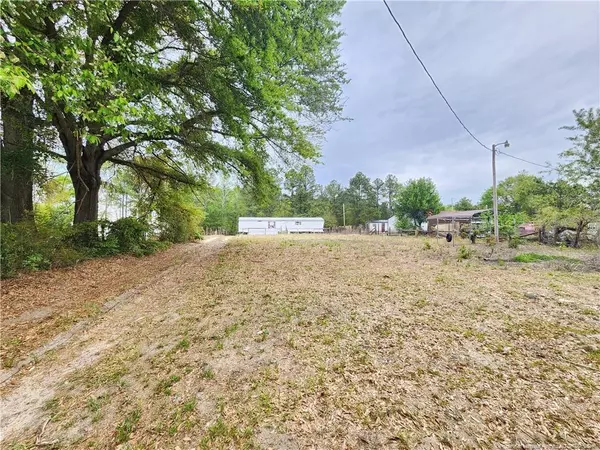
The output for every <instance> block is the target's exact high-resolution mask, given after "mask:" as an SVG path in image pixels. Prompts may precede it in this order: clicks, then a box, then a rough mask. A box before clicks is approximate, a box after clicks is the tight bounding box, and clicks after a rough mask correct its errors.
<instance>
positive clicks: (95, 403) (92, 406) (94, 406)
mask: <svg viewBox="0 0 600 450" xmlns="http://www.w3.org/2000/svg"><path fill="white" fill-rule="evenodd" d="M86 406H87V408H88V409H89V410H90V411H91V412H93V413H95V412H98V411H100V407H101V406H102V403H101V402H100V397H99V398H93V397H92V398H89V399H88V401H87V405H86Z"/></svg>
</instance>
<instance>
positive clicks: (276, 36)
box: [0, 0, 346, 222]
mask: <svg viewBox="0 0 600 450" xmlns="http://www.w3.org/2000/svg"><path fill="white" fill-rule="evenodd" d="M342 5H343V3H341V2H311V1H303V0H299V1H289V2H246V1H232V2H212V1H209V2H204V1H178V2H172V1H153V2H141V1H137V0H129V1H86V0H79V1H72V2H58V1H57V2H53V1H48V2H17V1H7V2H4V4H3V21H2V28H3V31H4V32H5V34H6V36H7V39H6V40H4V42H3V43H2V46H3V52H4V53H5V55H6V56H7V61H8V62H7V63H6V65H4V66H3V70H2V73H1V75H2V77H0V79H1V80H2V88H3V90H4V91H5V92H7V93H8V94H9V95H12V96H18V95H20V94H19V92H20V91H19V89H18V88H23V87H25V88H29V89H30V90H31V91H32V92H33V94H34V98H35V107H36V109H39V110H40V111H42V113H41V114H40V117H41V118H42V119H44V120H45V119H46V118H49V121H48V123H46V125H49V126H51V127H52V129H54V130H55V132H56V135H57V136H58V138H59V139H60V143H61V147H62V149H61V151H53V152H52V155H53V156H55V157H59V158H62V159H64V160H65V161H66V163H67V168H68V171H69V174H70V177H71V179H72V182H73V185H74V188H75V197H76V198H75V201H76V207H75V221H76V222H81V221H88V220H94V219H96V217H97V213H98V191H99V188H100V183H101V179H100V169H101V167H102V166H103V165H104V164H106V163H112V164H118V165H123V166H127V167H129V168H131V169H133V170H135V171H138V172H140V173H144V174H150V175H153V176H158V177H163V178H169V179H172V180H176V181H178V182H181V183H188V184H194V183H195V182H197V177H198V174H203V173H208V172H210V171H213V170H221V171H225V172H231V171H233V172H235V173H236V174H237V175H238V176H239V177H240V178H241V179H242V180H244V181H248V182H251V183H253V184H254V185H255V186H258V187H261V186H264V185H265V184H267V183H269V182H271V181H272V178H271V176H270V172H269V171H268V170H266V168H267V166H268V164H269V161H271V160H272V158H273V157H279V158H281V159H283V160H284V161H288V160H289V159H290V157H293V156H294V157H295V156H299V157H301V158H303V159H309V160H310V159H315V158H316V157H317V156H318V154H319V153H318V148H317V146H316V145H315V142H316V141H315V138H316V137H318V136H320V134H321V133H322V131H323V125H325V124H328V123H330V122H332V121H335V120H338V119H340V117H341V103H340V94H341V85H343V84H344V83H345V82H346V78H345V74H344V69H343V66H342V64H341V63H340V61H339V55H338V45H339V39H340V36H341V32H340V31H339V29H338V23H337V22H336V20H335V17H336V16H337V14H338V13H339V11H340V9H341V7H342ZM187 164H193V165H194V166H196V167H199V168H200V171H198V170H196V171H194V172H193V173H192V171H191V170H189V169H190V167H189V166H187Z"/></svg>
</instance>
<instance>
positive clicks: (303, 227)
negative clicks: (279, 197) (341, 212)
mask: <svg viewBox="0 0 600 450" xmlns="http://www.w3.org/2000/svg"><path fill="white" fill-rule="evenodd" d="M324 225H325V220H324V219H323V218H322V217H240V218H239V219H238V233H241V234H252V235H269V234H278V233H322V232H323V226H324Z"/></svg>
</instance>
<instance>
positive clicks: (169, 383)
mask: <svg viewBox="0 0 600 450" xmlns="http://www.w3.org/2000/svg"><path fill="white" fill-rule="evenodd" d="M179 380H181V377H180V376H179V375H171V376H170V377H169V378H167V379H166V380H161V381H160V382H159V383H158V385H157V386H156V390H155V391H156V393H157V394H160V393H163V394H165V395H171V393H172V391H171V388H172V387H173V385H174V384H175V383H177V382H178V381H179Z"/></svg>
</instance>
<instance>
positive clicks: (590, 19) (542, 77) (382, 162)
mask: <svg viewBox="0 0 600 450" xmlns="http://www.w3.org/2000/svg"><path fill="white" fill-rule="evenodd" d="M391 8H392V10H393V11H394V14H395V15H396V17H397V18H398V20H399V21H400V23H401V24H402V26H403V27H404V29H405V31H406V33H407V34H408V37H409V38H410V39H411V41H412V43H413V45H414V46H415V48H416V50H417V52H418V53H419V55H420V56H421V58H422V59H423V61H424V62H425V64H426V65H427V67H428V69H429V70H430V72H431V73H432V75H433V77H434V78H435V79H436V82H437V83H438V85H439V86H440V88H441V89H442V91H443V92H444V94H445V95H446V97H447V98H448V100H449V101H450V103H451V104H452V106H453V107H454V109H455V110H456V111H457V113H458V114H459V116H460V117H461V119H462V120H463V121H464V122H465V123H466V124H467V126H468V127H469V128H470V129H471V131H472V132H473V133H474V134H475V135H476V136H477V137H478V138H479V139H480V140H482V141H483V142H485V143H486V144H488V145H491V144H492V143H494V142H499V141H503V140H505V139H508V140H510V141H511V147H510V149H508V150H507V151H509V152H510V153H512V154H514V155H515V156H519V157H521V158H525V159H530V160H533V161H536V162H540V163H543V162H546V161H549V162H551V163H554V162H556V161H557V159H558V153H560V152H561V151H562V150H564V149H565V148H566V146H567V142H566V141H565V139H564V138H565V137H566V136H567V132H565V131H564V130H562V131H561V130H559V128H560V127H561V126H563V125H567V124H570V123H572V121H573V119H572V117H573V116H572V112H571V111H572V110H573V109H577V108H582V107H592V106H594V107H595V106H599V105H600V38H599V33H600V25H599V21H600V6H599V3H598V2H572V1H565V2H506V3H496V2H494V3H491V2H391ZM341 22H342V27H343V28H344V30H345V32H346V36H345V37H344V39H343V41H342V59H343V61H344V62H345V63H346V65H347V70H348V75H349V77H350V79H351V82H350V84H349V85H348V86H347V87H346V88H345V95H346V97H347V102H346V110H345V113H346V115H347V116H349V117H351V118H352V119H354V120H353V121H351V122H344V123H339V124H336V125H335V127H334V128H333V129H332V130H331V131H330V132H329V133H328V135H327V141H326V142H325V143H324V145H323V155H324V156H323V162H324V164H323V165H318V166H317V167H316V168H315V171H316V174H317V178H318V180H319V182H321V183H327V182H329V181H330V180H331V179H337V180H338V181H340V182H342V183H346V182H347V181H348V179H349V178H350V177H351V176H352V175H353V174H354V173H356V172H357V171H359V170H360V171H362V172H364V173H366V174H367V175H368V176H370V177H372V178H375V177H383V176H385V175H386V174H387V173H394V174H396V175H397V176H398V177H399V178H400V179H402V180H406V179H408V178H414V177H420V176H428V177H431V178H433V179H434V181H435V182H436V183H437V185H438V187H439V189H440V193H441V194H442V197H443V200H444V201H445V202H449V201H450V200H451V198H454V199H457V198H459V197H461V196H464V195H465V196H468V197H471V198H473V199H478V198H479V195H480V194H481V192H482V191H483V190H484V189H485V188H487V187H488V186H489V185H490V182H491V167H490V165H491V162H490V154H489V152H488V151H486V150H485V149H483V148H482V147H480V146H479V145H478V144H477V143H476V142H475V141H473V140H472V139H471V138H470V137H469V136H468V135H467V134H466V132H465V131H464V130H463V129H462V127H461V126H460V124H458V122H457V121H456V120H455V118H454V117H453V116H452V114H451V112H450V111H449V110H448V108H447V107H446V105H445V104H444V103H443V100H442V99H441V98H440V97H439V95H438V94H437V92H436V91H435V88H434V87H433V86H432V84H431V83H430V81H429V79H428V78H427V76H426V75H425V73H424V72H423V70H422V68H421V67H420V65H419V64H418V62H417V61H416V59H415V58H414V56H413V55H412V53H411V52H410V49H409V48H408V46H407V45H406V43H405V42H404V40H403V38H402V36H401V34H400V32H399V30H398V29H397V28H396V25H395V24H394V23H393V22H392V20H391V17H390V16H389V15H388V12H387V10H386V9H385V6H384V5H383V3H382V2H379V1H374V2H368V1H350V2H349V3H348V4H347V5H346V6H345V7H344V10H343V13H342V17H341ZM522 170H527V171H529V172H532V173H537V172H538V170H539V168H536V167H535V166H531V165H528V164H525V163H522V162H520V161H516V160H514V159H510V158H507V157H504V156H499V158H498V175H499V177H500V178H504V177H507V176H510V175H514V174H516V173H518V172H519V171H522Z"/></svg>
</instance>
